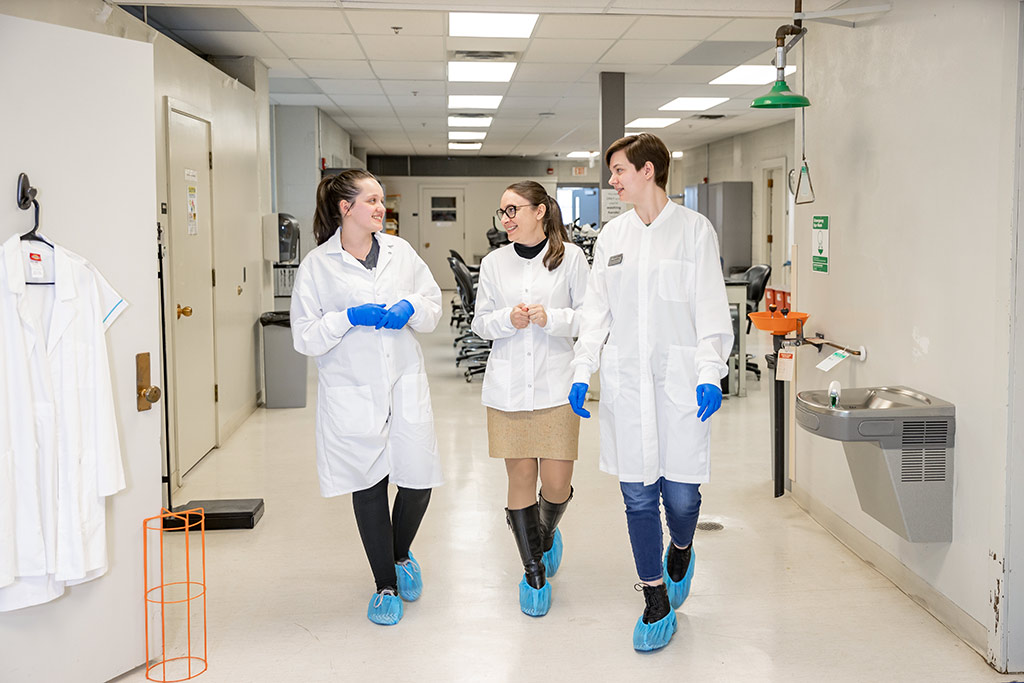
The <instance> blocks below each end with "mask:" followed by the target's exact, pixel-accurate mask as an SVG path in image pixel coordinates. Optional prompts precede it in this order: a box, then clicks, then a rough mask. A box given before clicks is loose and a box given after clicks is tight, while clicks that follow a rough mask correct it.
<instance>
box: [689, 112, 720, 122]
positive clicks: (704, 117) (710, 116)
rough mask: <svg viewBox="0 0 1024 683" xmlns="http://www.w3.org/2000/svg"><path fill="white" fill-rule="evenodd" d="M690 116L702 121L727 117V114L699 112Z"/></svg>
mask: <svg viewBox="0 0 1024 683" xmlns="http://www.w3.org/2000/svg"><path fill="white" fill-rule="evenodd" d="M690 118H692V119H699V120H701V121H717V120H719V119H724V118H726V116H725V114H697V115H696V116H691V117H690Z"/></svg>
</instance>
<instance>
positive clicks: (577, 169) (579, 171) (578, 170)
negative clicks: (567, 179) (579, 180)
mask: <svg viewBox="0 0 1024 683" xmlns="http://www.w3.org/2000/svg"><path fill="white" fill-rule="evenodd" d="M572 174H573V175H587V167H586V166H573V167H572Z"/></svg>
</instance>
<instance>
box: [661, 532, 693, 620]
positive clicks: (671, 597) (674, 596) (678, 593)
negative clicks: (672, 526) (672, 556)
mask: <svg viewBox="0 0 1024 683" xmlns="http://www.w3.org/2000/svg"><path fill="white" fill-rule="evenodd" d="M669 543H671V541H669ZM670 549H671V546H670ZM695 564H697V556H696V555H695V554H694V552H693V546H691V547H690V566H689V567H687V568H686V573H685V574H683V578H681V579H680V580H678V581H673V580H672V577H671V576H669V575H668V550H666V551H665V559H663V560H662V562H661V566H662V570H663V571H662V574H663V578H664V579H665V586H666V587H667V588H668V602H669V604H670V605H672V609H679V606H680V605H682V604H683V603H684V602H685V601H686V598H687V597H689V595H690V583H691V582H692V581H693V565H695Z"/></svg>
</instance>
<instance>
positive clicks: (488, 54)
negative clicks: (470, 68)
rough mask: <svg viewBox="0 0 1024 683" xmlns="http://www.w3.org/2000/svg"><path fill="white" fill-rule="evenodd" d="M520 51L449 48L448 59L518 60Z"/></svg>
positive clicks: (477, 60) (475, 60)
mask: <svg viewBox="0 0 1024 683" xmlns="http://www.w3.org/2000/svg"><path fill="white" fill-rule="evenodd" d="M519 57H520V53H519V52H506V51H502V50H449V51H448V59H449V61H453V62H518V61H519Z"/></svg>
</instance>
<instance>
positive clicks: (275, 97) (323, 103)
mask: <svg viewBox="0 0 1024 683" xmlns="http://www.w3.org/2000/svg"><path fill="white" fill-rule="evenodd" d="M270 99H271V100H272V101H274V102H276V103H277V104H287V105H292V106H300V107H330V106H333V104H334V103H333V102H331V100H330V99H329V98H328V97H327V95H286V94H285V95H279V94H277V93H271V94H270Z"/></svg>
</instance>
